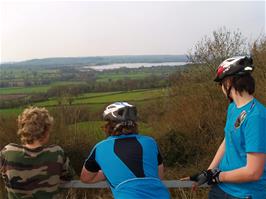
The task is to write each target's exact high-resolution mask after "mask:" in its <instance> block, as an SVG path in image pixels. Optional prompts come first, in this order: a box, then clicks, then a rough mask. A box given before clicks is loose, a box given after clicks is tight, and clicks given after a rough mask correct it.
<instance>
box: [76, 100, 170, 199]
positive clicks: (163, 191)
mask: <svg viewBox="0 0 266 199" xmlns="http://www.w3.org/2000/svg"><path fill="white" fill-rule="evenodd" d="M103 119H104V120H106V121H107V123H106V125H105V126H104V131H105V133H106V134H107V136H108V137H107V138H106V139H105V140H103V141H101V142H99V143H98V144H96V146H95V147H94V148H93V149H92V151H91V153H90V155H89V157H88V158H87V159H86V161H85V163H84V166H83V169H82V171H81V176H80V180H81V181H82V182H84V183H94V182H98V181H102V180H106V181H107V182H108V184H109V186H110V188H111V190H112V193H113V196H114V198H115V199H143V198H145V199H168V198H170V195H169V192H168V190H167V188H166V187H165V185H164V184H163V183H162V181H161V180H160V179H161V178H162V177H163V169H164V167H163V161H162V156H161V154H160V152H159V149H158V146H157V143H156V141H155V140H154V139H153V138H151V137H149V136H143V135H140V134H138V128H137V123H136V120H137V110H136V107H135V106H132V105H130V104H128V103H127V102H116V103H113V104H111V105H109V106H107V107H106V109H105V111H104V113H103Z"/></svg>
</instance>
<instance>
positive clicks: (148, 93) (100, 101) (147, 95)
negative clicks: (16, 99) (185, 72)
mask: <svg viewBox="0 0 266 199" xmlns="http://www.w3.org/2000/svg"><path fill="white" fill-rule="evenodd" d="M163 95H164V90H163V89H152V90H145V89H141V90H134V91H123V92H101V93H86V94H83V95H80V96H78V97H76V98H75V99H74V101H73V103H72V104H73V105H85V106H87V107H88V109H89V110H91V111H98V110H100V109H103V107H104V105H106V104H108V103H112V102H115V101H129V102H131V103H134V104H136V103H140V102H142V101H146V100H152V99H156V98H158V97H162V96H163ZM64 103H65V104H67V101H65V102H64ZM57 105H58V100H57V99H49V100H47V101H43V102H38V103H35V104H33V106H39V107H54V106H57ZM22 109H23V108H11V109H0V115H18V114H19V113H21V112H22Z"/></svg>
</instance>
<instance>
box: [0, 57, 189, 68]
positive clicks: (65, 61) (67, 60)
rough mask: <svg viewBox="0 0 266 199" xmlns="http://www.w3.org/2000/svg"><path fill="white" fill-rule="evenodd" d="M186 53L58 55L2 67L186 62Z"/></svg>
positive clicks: (2, 65) (7, 64)
mask: <svg viewBox="0 0 266 199" xmlns="http://www.w3.org/2000/svg"><path fill="white" fill-rule="evenodd" d="M186 61H187V57H186V56H185V55H126V56H96V57H56V58H44V59H32V60H27V61H22V62H13V63H4V64H1V65H0V66H1V67H30V68H32V67H42V68H43V67H45V68H58V67H80V66H92V65H99V66H100V65H106V64H116V63H163V62H186Z"/></svg>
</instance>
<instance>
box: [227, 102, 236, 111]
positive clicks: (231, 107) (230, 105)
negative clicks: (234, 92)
mask: <svg viewBox="0 0 266 199" xmlns="http://www.w3.org/2000/svg"><path fill="white" fill-rule="evenodd" d="M235 106H236V104H235V103H234V102H231V103H230V104H229V105H228V108H227V110H228V111H230V110H232V109H233V108H234V107H235Z"/></svg>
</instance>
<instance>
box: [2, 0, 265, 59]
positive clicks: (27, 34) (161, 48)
mask: <svg viewBox="0 0 266 199" xmlns="http://www.w3.org/2000/svg"><path fill="white" fill-rule="evenodd" d="M0 6H1V7H0V8H1V10H0V12H1V20H0V23H1V24H0V28H1V29H0V33H1V35H0V36H1V37H0V38H1V43H0V44H1V61H18V60H26V59H33V58H44V57H61V56H64V57H66V56H101V55H140V54H185V53H187V51H188V50H189V49H190V48H191V47H192V46H193V45H194V44H195V43H196V42H197V41H198V40H200V39H201V38H202V37H203V36H204V35H210V34H211V32H212V31H213V30H217V29H218V28H219V27H222V26H226V27H227V28H229V29H231V30H236V29H237V28H238V29H239V30H240V31H241V32H242V33H243V35H244V36H246V37H247V38H248V40H250V41H252V40H254V39H255V38H257V37H258V36H259V35H261V34H265V2H264V1H260V2H255V1H252V2H251V1H250V2H247V1H243V2H240V1H237V2H228V1H227V2H210V1H209V2H199V1H197V2H192V1H190V2H182V1H176V2H158V1H156V2H151V1H149V2H121V1H119V2H110V1H108V2H103V1H100V2H96V1H80V2H79V1H75V2H74V1H71V2H64V1H55V2H51V1H49V2H44V1H37V2H35V3H34V2H33V1H32V2H25V1H23V2H21V3H19V1H11V2H9V3H8V2H7V1H4V2H3V1H2V2H1V4H0Z"/></svg>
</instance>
